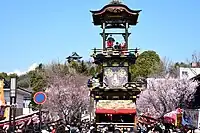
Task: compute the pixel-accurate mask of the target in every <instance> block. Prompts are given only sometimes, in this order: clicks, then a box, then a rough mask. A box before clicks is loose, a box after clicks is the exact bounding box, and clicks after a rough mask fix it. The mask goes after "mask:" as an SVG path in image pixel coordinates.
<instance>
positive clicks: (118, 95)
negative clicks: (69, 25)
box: [88, 0, 144, 132]
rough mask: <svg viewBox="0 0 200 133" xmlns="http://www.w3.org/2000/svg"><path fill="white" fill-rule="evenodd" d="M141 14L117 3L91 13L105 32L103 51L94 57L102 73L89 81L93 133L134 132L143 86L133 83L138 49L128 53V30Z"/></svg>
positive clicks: (102, 35)
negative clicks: (110, 30) (133, 67)
mask: <svg viewBox="0 0 200 133" xmlns="http://www.w3.org/2000/svg"><path fill="white" fill-rule="evenodd" d="M140 11H141V10H132V9H130V8H128V7H127V6H126V5H124V4H123V3H121V2H120V1H114V0H113V1H112V2H111V3H109V4H107V5H105V6H104V7H103V8H102V9H100V10H97V11H91V13H92V17H93V24H94V25H95V26H101V28H102V33H100V35H101V37H102V40H103V48H102V49H97V48H95V49H93V53H92V55H91V56H92V57H93V59H94V63H95V64H96V65H98V66H99V67H100V68H101V72H99V73H98V74H96V75H95V76H93V77H92V78H91V79H89V80H88V87H89V89H90V100H91V102H90V103H91V110H90V111H91V117H92V116H94V117H95V119H94V123H95V126H96V127H95V129H94V130H98V131H99V130H103V128H104V127H107V128H108V130H109V131H111V132H115V131H120V132H125V131H126V130H129V131H131V130H133V128H134V126H135V125H136V123H137V120H136V113H137V111H136V104H135V102H136V98H137V96H138V94H140V92H141V91H142V89H143V84H144V83H143V82H141V81H135V82H132V81H131V73H130V72H129V67H130V66H131V65H133V64H134V63H135V61H136V59H137V57H138V55H139V54H138V50H139V49H137V48H136V49H129V42H128V39H129V36H130V34H131V33H130V32H129V28H130V26H135V25H136V24H137V23H138V16H139V13H140ZM108 29H112V30H114V31H115V32H108ZM118 29H120V30H121V31H124V32H118ZM114 36H120V37H122V40H123V41H122V42H119V41H118V40H117V39H116V38H114Z"/></svg>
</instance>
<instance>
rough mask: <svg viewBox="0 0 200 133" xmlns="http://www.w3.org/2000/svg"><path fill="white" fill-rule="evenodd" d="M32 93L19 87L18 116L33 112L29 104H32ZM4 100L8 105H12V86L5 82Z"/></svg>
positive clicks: (17, 93) (17, 95) (17, 96)
mask: <svg viewBox="0 0 200 133" xmlns="http://www.w3.org/2000/svg"><path fill="white" fill-rule="evenodd" d="M31 98H32V92H31V91H29V90H26V89H23V88H20V87H17V92H16V104H17V105H16V108H17V109H16V115H17V116H20V115H26V114H29V113H31V112H32V110H31V108H30V107H29V104H30V102H31ZM4 99H5V101H6V105H10V84H9V83H8V82H6V81H5V85H4Z"/></svg>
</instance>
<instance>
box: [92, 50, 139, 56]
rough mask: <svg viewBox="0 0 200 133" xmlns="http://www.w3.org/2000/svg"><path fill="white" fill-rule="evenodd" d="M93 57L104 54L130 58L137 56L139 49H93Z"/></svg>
mask: <svg viewBox="0 0 200 133" xmlns="http://www.w3.org/2000/svg"><path fill="white" fill-rule="evenodd" d="M93 50H94V51H93V54H92V55H91V56H92V57H94V56H96V55H99V54H102V55H104V56H111V55H113V56H119V55H120V56H128V55H135V56H137V53H138V49H114V48H106V49H93Z"/></svg>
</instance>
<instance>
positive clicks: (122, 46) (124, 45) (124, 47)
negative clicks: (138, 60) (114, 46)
mask: <svg viewBox="0 0 200 133" xmlns="http://www.w3.org/2000/svg"><path fill="white" fill-rule="evenodd" d="M119 47H120V50H121V53H122V54H124V51H125V50H126V43H121V44H120V46H119Z"/></svg>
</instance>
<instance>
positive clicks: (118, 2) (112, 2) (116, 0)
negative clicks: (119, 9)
mask: <svg viewBox="0 0 200 133" xmlns="http://www.w3.org/2000/svg"><path fill="white" fill-rule="evenodd" d="M121 3H122V2H121V1H120V0H112V1H111V2H110V4H121Z"/></svg>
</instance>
